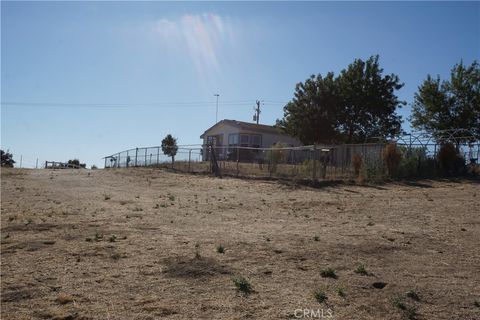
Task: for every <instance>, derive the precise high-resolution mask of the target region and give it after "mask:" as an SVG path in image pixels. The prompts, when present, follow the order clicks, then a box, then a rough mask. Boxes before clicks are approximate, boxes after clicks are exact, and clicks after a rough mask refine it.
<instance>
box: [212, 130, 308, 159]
mask: <svg viewBox="0 0 480 320" xmlns="http://www.w3.org/2000/svg"><path fill="white" fill-rule="evenodd" d="M234 133H236V134H238V133H240V134H242V133H244V134H260V135H261V136H262V145H261V147H262V148H269V147H271V146H272V145H273V144H275V143H277V142H282V143H284V144H287V145H288V146H293V147H297V146H301V145H302V143H301V142H300V141H299V140H297V139H295V138H293V137H290V136H288V135H283V134H272V133H265V132H259V131H255V130H241V129H240V128H238V127H236V126H233V125H230V124H225V123H221V124H220V125H218V126H216V127H215V128H212V129H211V130H210V131H208V132H207V133H206V134H205V136H204V137H203V145H206V144H207V137H208V136H215V135H220V136H222V145H223V146H228V136H229V135H230V134H234ZM225 151H226V149H225ZM220 156H222V155H220ZM203 158H204V159H206V158H207V150H206V149H204V150H203Z"/></svg>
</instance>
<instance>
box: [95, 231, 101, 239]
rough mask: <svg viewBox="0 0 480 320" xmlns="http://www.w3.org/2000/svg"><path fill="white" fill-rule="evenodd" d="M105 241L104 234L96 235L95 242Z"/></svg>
mask: <svg viewBox="0 0 480 320" xmlns="http://www.w3.org/2000/svg"><path fill="white" fill-rule="evenodd" d="M102 239H103V234H100V233H98V231H97V232H96V233H95V241H100V240H102Z"/></svg>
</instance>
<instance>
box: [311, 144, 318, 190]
mask: <svg viewBox="0 0 480 320" xmlns="http://www.w3.org/2000/svg"><path fill="white" fill-rule="evenodd" d="M316 150H317V145H315V144H314V145H313V166H312V180H313V182H315V181H316V180H317V161H316V159H315V153H316V152H315V151H316Z"/></svg>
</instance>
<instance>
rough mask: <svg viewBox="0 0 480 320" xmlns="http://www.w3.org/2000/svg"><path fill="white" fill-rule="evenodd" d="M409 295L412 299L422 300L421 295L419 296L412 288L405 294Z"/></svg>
mask: <svg viewBox="0 0 480 320" xmlns="http://www.w3.org/2000/svg"><path fill="white" fill-rule="evenodd" d="M405 295H406V296H407V297H409V298H410V299H412V300H415V301H420V297H419V296H418V294H417V293H416V292H415V291H413V290H410V291H407V293H406V294H405Z"/></svg>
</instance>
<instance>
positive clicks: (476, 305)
mask: <svg viewBox="0 0 480 320" xmlns="http://www.w3.org/2000/svg"><path fill="white" fill-rule="evenodd" d="M473 305H474V306H475V307H477V308H480V302H478V301H477V300H475V301H474V302H473Z"/></svg>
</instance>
